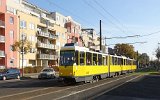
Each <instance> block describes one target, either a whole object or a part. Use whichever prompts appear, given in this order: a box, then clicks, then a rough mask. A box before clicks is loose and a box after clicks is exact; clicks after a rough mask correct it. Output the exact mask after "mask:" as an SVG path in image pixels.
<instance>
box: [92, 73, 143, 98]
mask: <svg viewBox="0 0 160 100" xmlns="http://www.w3.org/2000/svg"><path fill="white" fill-rule="evenodd" d="M141 76H142V75H139V76H137V77H134V78H132V79H130V80H128V81H126V82H124V83H121V84H119V85H117V86H115V87H113V88H111V89H109V90H107V91H104V92H102V93H100V94H98V95H95V96H93V97H91V98H90V100H93V99H94V98H97V97H99V96H101V95H103V94H104V93H107V92H109V91H112V90H114V89H116V88H118V87H120V86H122V85H124V84H126V83H128V82H130V81H132V80H134V79H137V78H139V77H141Z"/></svg>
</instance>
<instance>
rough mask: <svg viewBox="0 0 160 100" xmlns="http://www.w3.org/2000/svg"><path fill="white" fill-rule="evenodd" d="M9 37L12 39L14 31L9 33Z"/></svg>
mask: <svg viewBox="0 0 160 100" xmlns="http://www.w3.org/2000/svg"><path fill="white" fill-rule="evenodd" d="M9 35H10V38H11V39H13V38H14V31H10V32H9Z"/></svg>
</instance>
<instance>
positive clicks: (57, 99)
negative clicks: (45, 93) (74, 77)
mask: <svg viewBox="0 0 160 100" xmlns="http://www.w3.org/2000/svg"><path fill="white" fill-rule="evenodd" d="M130 76H132V75H130ZM130 76H126V77H123V78H120V79H117V80H113V81H110V82H107V83H104V84H100V85H97V86H94V87H91V88H87V89H84V90H81V91H77V92H74V93H71V94H69V95H65V96H62V97H60V98H56V99H54V100H60V99H63V98H66V97H69V96H71V95H75V94H78V93H81V92H84V91H88V90H91V89H94V88H97V87H100V86H103V85H107V84H110V83H113V82H116V81H118V80H121V79H124V78H127V77H130ZM140 76H141V75H139V76H137V77H136V78H138V77H140ZM134 79H135V78H134ZM125 83H126V82H125ZM125 83H123V84H125ZM123 84H120V85H118V86H116V87H119V86H121V85H123ZM116 87H114V88H116ZM114 88H112V89H110V91H111V90H113V89H114Z"/></svg>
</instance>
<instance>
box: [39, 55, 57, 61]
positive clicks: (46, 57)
mask: <svg viewBox="0 0 160 100" xmlns="http://www.w3.org/2000/svg"><path fill="white" fill-rule="evenodd" d="M37 58H38V59H47V60H57V59H58V56H56V55H50V54H37Z"/></svg>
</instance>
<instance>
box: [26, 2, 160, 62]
mask: <svg viewBox="0 0 160 100" xmlns="http://www.w3.org/2000/svg"><path fill="white" fill-rule="evenodd" d="M27 1H28V2H30V3H33V4H35V5H37V6H38V7H40V8H43V9H45V10H48V11H51V12H55V11H56V12H59V13H61V14H63V15H65V16H72V18H73V19H74V20H75V21H77V22H78V23H80V24H81V25H82V27H83V28H94V29H95V30H96V32H97V33H99V20H102V34H103V36H104V37H123V36H132V35H140V36H143V35H146V34H150V33H154V32H157V31H160V6H159V4H160V0H27ZM99 5H100V6H99ZM107 12H108V13H107ZM106 42H107V44H117V43H134V42H147V43H144V44H134V45H133V46H134V47H135V51H137V50H138V52H139V53H147V54H148V55H149V56H150V59H152V60H153V59H156V58H155V50H156V49H157V48H158V43H160V33H155V34H152V35H149V36H144V37H132V38H126V39H107V40H106ZM111 47H113V46H111Z"/></svg>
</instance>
